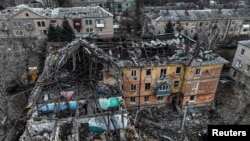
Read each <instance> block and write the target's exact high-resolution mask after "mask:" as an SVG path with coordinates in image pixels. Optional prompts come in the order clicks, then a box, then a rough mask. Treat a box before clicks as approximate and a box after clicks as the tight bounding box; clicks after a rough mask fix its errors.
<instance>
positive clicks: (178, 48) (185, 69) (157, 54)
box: [102, 34, 228, 107]
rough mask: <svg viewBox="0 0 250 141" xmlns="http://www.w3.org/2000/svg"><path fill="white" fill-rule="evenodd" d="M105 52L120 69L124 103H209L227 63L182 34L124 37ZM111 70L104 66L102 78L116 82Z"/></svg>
mask: <svg viewBox="0 0 250 141" xmlns="http://www.w3.org/2000/svg"><path fill="white" fill-rule="evenodd" d="M102 46H104V45H102ZM108 53H109V54H110V55H112V56H113V57H115V58H117V65H118V66H119V68H120V69H121V71H122V78H121V79H119V80H118V81H119V83H120V84H121V89H122V95H123V98H124V101H125V103H126V106H127V107H137V106H138V107H139V106H152V105H157V104H170V103H172V104H179V105H204V104H208V103H210V102H212V101H213V99H214V95H215V92H216V89H217V85H218V82H219V79H220V73H221V70H222V68H223V65H224V64H225V63H228V61H227V60H225V59H224V58H222V57H221V56H219V55H217V54H215V53H213V51H212V50H205V49H204V48H203V47H202V46H200V45H198V44H197V43H196V42H195V41H194V40H192V39H190V38H188V37H186V36H184V35H182V34H178V35H175V37H172V38H170V39H166V38H165V39H163V40H159V39H154V40H152V39H147V40H142V41H137V42H135V41H126V42H123V43H121V44H120V45H119V44H118V45H117V46H113V47H111V48H109V49H108ZM112 73H113V72H112V71H111V70H106V71H105V70H104V73H103V79H104V82H109V81H110V82H112V83H114V84H117V83H116V82H113V81H112V79H111V78H110V77H112ZM113 80H114V79H113Z"/></svg>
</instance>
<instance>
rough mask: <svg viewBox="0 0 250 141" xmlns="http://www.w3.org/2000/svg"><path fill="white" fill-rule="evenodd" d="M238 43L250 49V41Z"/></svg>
mask: <svg viewBox="0 0 250 141" xmlns="http://www.w3.org/2000/svg"><path fill="white" fill-rule="evenodd" d="M238 43H239V44H241V45H244V46H246V47H249V48H250V40H243V41H239V42H238Z"/></svg>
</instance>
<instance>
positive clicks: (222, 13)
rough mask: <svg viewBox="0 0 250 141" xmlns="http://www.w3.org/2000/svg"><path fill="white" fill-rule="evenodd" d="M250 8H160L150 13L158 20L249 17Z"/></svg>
mask: <svg viewBox="0 0 250 141" xmlns="http://www.w3.org/2000/svg"><path fill="white" fill-rule="evenodd" d="M249 12H250V9H204V10H159V11H155V12H153V13H152V14H148V15H149V16H150V17H152V19H154V20H156V21H165V20H175V21H177V20H180V21H181V20H217V19H244V18H249V14H248V13H249Z"/></svg>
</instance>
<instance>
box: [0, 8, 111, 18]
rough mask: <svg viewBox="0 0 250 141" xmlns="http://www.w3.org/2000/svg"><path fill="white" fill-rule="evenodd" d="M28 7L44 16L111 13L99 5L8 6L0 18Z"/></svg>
mask: <svg viewBox="0 0 250 141" xmlns="http://www.w3.org/2000/svg"><path fill="white" fill-rule="evenodd" d="M24 9H28V10H30V11H32V12H34V13H36V14H38V15H40V16H43V17H46V18H64V17H66V18H70V19H74V18H92V17H93V18H97V17H100V18H104V17H112V16H113V15H112V14H111V13H110V12H108V11H106V10H105V9H103V8H102V7H100V6H95V7H89V6H88V7H70V8H29V7H25V6H17V7H9V8H6V9H4V10H2V11H1V13H0V20H8V19H9V18H10V17H12V16H14V15H16V14H18V13H20V12H21V11H22V10H24Z"/></svg>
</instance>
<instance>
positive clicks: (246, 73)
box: [230, 40, 250, 86]
mask: <svg viewBox="0 0 250 141" xmlns="http://www.w3.org/2000/svg"><path fill="white" fill-rule="evenodd" d="M249 54H250V40H244V41H239V42H238V47H237V50H236V52H235V56H234V59H233V62H232V67H231V69H230V75H231V77H232V79H234V80H235V81H237V82H241V83H242V84H246V83H247V82H249V77H250V57H249ZM246 86H247V85H246Z"/></svg>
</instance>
